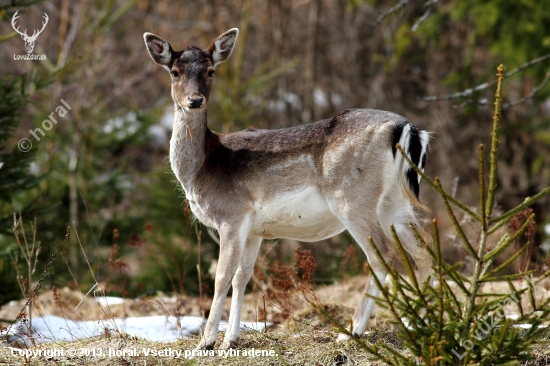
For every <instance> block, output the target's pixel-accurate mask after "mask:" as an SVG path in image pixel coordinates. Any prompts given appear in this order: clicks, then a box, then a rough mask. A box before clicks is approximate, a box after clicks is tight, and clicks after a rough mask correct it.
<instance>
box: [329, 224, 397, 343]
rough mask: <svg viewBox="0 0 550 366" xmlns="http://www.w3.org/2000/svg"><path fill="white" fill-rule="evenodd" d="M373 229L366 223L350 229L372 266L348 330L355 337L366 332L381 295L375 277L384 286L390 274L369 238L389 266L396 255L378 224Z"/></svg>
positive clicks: (343, 336) (342, 335) (342, 336)
mask: <svg viewBox="0 0 550 366" xmlns="http://www.w3.org/2000/svg"><path fill="white" fill-rule="evenodd" d="M371 227H374V230H370V231H369V227H368V226H366V225H365V223H363V225H362V226H361V227H357V228H354V227H348V231H349V232H350V234H351V235H352V236H353V238H354V239H355V240H356V241H357V243H358V244H359V246H360V247H361V249H363V251H364V252H365V254H366V256H367V259H368V261H369V264H370V267H369V270H370V273H369V276H368V281H367V284H366V286H365V289H364V290H363V296H362V297H361V300H360V302H359V305H358V307H357V309H356V310H355V313H354V314H353V318H352V322H351V325H350V327H349V328H348V330H350V331H351V333H352V334H353V336H355V337H359V336H360V335H361V334H363V333H364V332H365V329H366V327H367V323H368V321H369V319H370V315H371V313H372V310H373V308H374V305H375V301H374V297H376V296H378V295H379V294H380V290H379V289H378V286H377V285H376V282H375V279H374V277H373V276H376V278H377V279H378V281H379V282H380V283H382V284H383V283H384V280H385V279H386V275H387V274H388V272H387V270H386V267H385V266H384V264H383V263H382V262H381V261H380V260H379V258H378V256H377V255H376V253H375V252H374V249H373V247H372V244H371V242H370V240H369V238H370V237H372V240H373V242H374V243H375V245H376V246H377V247H378V248H379V250H380V252H381V253H382V256H383V257H384V259H385V261H386V263H387V265H388V266H392V264H393V261H394V260H395V255H396V252H395V249H394V247H393V246H392V245H391V242H390V241H389V240H388V239H387V238H386V237H385V236H384V234H383V232H382V230H381V229H380V227H379V226H378V225H377V224H376V225H371ZM348 338H349V337H348V336H347V335H345V334H341V335H340V336H339V337H338V340H340V341H342V340H346V339H348Z"/></svg>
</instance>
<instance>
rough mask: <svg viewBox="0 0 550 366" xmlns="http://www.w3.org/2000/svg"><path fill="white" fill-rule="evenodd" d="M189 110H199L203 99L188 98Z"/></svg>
mask: <svg viewBox="0 0 550 366" xmlns="http://www.w3.org/2000/svg"><path fill="white" fill-rule="evenodd" d="M188 99H189V108H200V107H201V106H202V102H203V100H204V98H203V97H189V98H188Z"/></svg>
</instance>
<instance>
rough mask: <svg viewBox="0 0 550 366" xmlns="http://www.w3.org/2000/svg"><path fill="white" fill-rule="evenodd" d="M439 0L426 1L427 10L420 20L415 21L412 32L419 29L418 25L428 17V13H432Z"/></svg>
mask: <svg viewBox="0 0 550 366" xmlns="http://www.w3.org/2000/svg"><path fill="white" fill-rule="evenodd" d="M438 1H439V0H430V1H428V2H426V4H424V6H425V7H426V11H425V12H424V14H422V16H421V17H420V18H418V20H417V21H416V22H415V23H414V25H413V26H412V28H411V32H416V30H417V29H418V27H419V26H420V24H422V23H423V22H424V21H425V20H426V19H427V18H428V15H430V13H431V12H432V9H433V7H434V5H435V4H437V2H438Z"/></svg>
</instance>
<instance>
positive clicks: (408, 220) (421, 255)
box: [378, 195, 433, 284]
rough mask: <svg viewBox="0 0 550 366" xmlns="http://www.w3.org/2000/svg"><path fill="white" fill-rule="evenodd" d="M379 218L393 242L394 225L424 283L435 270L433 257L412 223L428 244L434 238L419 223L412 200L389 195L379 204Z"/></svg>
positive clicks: (420, 280)
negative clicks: (416, 234) (415, 233)
mask: <svg viewBox="0 0 550 366" xmlns="http://www.w3.org/2000/svg"><path fill="white" fill-rule="evenodd" d="M395 201H398V202H395ZM399 201H402V202H399ZM378 218H379V220H380V226H381V227H382V229H383V230H384V233H385V234H386V236H387V237H388V238H390V240H392V242H393V238H392V233H391V229H390V227H391V225H393V227H394V229H395V232H396V234H397V237H398V238H399V241H400V242H401V244H402V245H403V247H404V248H405V250H406V251H407V253H409V254H410V255H411V257H412V258H413V260H414V263H415V264H416V267H417V269H418V280H419V282H420V283H421V284H422V283H424V281H426V279H427V278H428V277H429V276H430V275H431V274H432V272H433V268H432V258H431V257H430V254H429V253H428V251H427V250H426V248H425V247H424V246H423V245H422V243H421V242H419V241H418V240H417V239H416V237H415V235H414V232H413V230H412V228H411V227H410V224H412V225H414V228H415V229H416V231H417V232H418V233H419V234H420V236H421V237H422V238H423V239H424V242H426V244H427V245H429V246H431V245H432V238H431V237H430V235H428V233H426V232H425V231H424V230H423V229H422V228H421V227H420V226H419V225H417V223H416V218H415V215H414V212H413V209H412V206H411V204H410V202H409V201H408V200H407V199H405V198H402V197H399V196H395V195H394V196H393V197H391V198H389V197H387V198H386V199H385V200H381V202H380V204H379V206H378Z"/></svg>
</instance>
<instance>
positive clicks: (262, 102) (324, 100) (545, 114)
mask: <svg viewBox="0 0 550 366" xmlns="http://www.w3.org/2000/svg"><path fill="white" fill-rule="evenodd" d="M548 9H550V0H523V1H508V0H439V1H438V0H428V1H419V0H400V1H398V0H270V1H263V0H202V1H185V2H183V1H168V0H105V1H98V0H94V1H92V0H83V1H69V0H54V1H31V0H11V1H9V0H1V1H0V42H1V43H0V50H1V51H0V64H1V65H2V66H1V69H0V98H1V99H0V288H2V289H3V291H2V293H1V294H0V304H1V303H5V302H7V301H9V300H11V299H14V298H17V297H21V290H20V287H19V285H18V282H17V278H16V275H15V269H14V263H13V262H14V260H15V259H16V258H17V257H18V256H20V255H21V253H20V249H19V247H18V245H17V243H16V239H15V236H14V233H13V227H14V213H17V218H19V213H22V215H21V216H22V220H23V225H24V226H23V227H24V228H25V232H26V236H27V238H28V240H29V242H31V241H32V240H33V230H32V229H31V226H30V225H31V223H32V222H34V219H35V218H36V239H35V241H36V243H38V242H40V245H41V250H40V252H39V253H38V254H37V258H38V265H37V267H36V272H35V275H34V281H36V280H38V278H39V277H40V276H39V274H40V273H41V271H42V270H43V269H44V268H45V266H46V263H47V261H48V258H49V255H50V253H51V252H52V251H55V250H56V249H57V248H59V246H60V245H61V243H62V242H63V238H64V237H65V233H66V225H67V223H70V230H71V236H70V239H69V240H68V241H67V243H66V244H65V246H64V248H63V252H62V256H60V257H58V258H57V259H56V261H55V263H54V265H53V268H51V269H50V272H53V275H51V276H49V277H47V278H46V280H45V284H44V285H45V286H51V285H56V286H71V287H73V288H79V289H80V290H81V291H83V292H88V290H90V289H91V288H92V286H93V285H94V282H95V281H96V280H97V281H98V282H99V283H100V284H102V286H103V287H104V288H105V289H106V290H107V292H108V293H109V294H117V295H123V296H139V295H143V294H147V293H154V292H155V291H157V290H162V291H168V292H174V293H180V294H187V295H194V294H197V293H198V290H199V282H198V276H197V268H198V267H197V263H198V260H199V258H200V261H201V267H200V268H201V278H202V286H203V288H202V289H203V290H204V291H203V292H204V293H205V294H208V293H210V292H211V291H212V290H213V288H212V283H213V282H212V278H211V276H210V275H209V273H208V272H209V268H210V265H211V263H212V261H213V259H215V258H216V257H217V252H218V246H217V244H216V243H215V240H214V239H213V238H212V237H211V236H210V235H208V234H207V232H206V230H205V228H204V227H201V226H200V225H199V224H196V223H195V222H194V221H193V220H192V215H191V214H190V211H189V209H188V206H187V204H186V203H185V200H184V197H183V193H182V192H181V190H180V189H179V188H178V187H177V185H176V180H175V178H174V177H173V175H172V173H171V171H170V166H169V164H168V160H167V156H168V141H169V138H170V133H171V126H172V118H173V102H172V99H171V96H170V77H169V76H168V75H167V73H166V71H165V70H164V69H162V68H161V67H159V66H158V65H156V64H155V63H154V62H153V61H152V60H151V59H150V57H149V55H148V54H147V51H146V48H145V45H144V43H143V38H142V35H143V33H144V32H146V31H148V32H153V33H155V34H157V35H159V36H161V37H163V38H165V39H166V40H168V41H169V42H170V43H171V44H172V46H173V47H174V48H175V49H178V50H179V49H183V48H185V47H187V46H188V45H196V46H200V47H203V48H205V47H207V46H208V45H209V43H210V42H211V41H212V40H213V39H214V38H215V37H216V36H217V35H218V34H220V33H222V32H223V31H225V30H227V29H229V28H232V27H238V28H239V29H240V31H241V33H240V35H239V39H238V41H237V47H236V49H235V52H234V54H233V56H232V57H231V59H230V60H229V61H228V62H226V63H224V64H222V65H220V66H219V67H218V70H217V72H216V76H215V85H214V91H213V96H212V98H213V99H212V100H211V102H210V114H209V125H210V128H212V129H213V130H216V131H218V132H224V133H227V132H233V131H237V130H240V129H244V128H246V127H249V126H256V127H259V128H280V127H288V126H295V125H299V124H302V123H307V122H311V121H314V120H318V119H322V118H328V117H330V116H332V115H334V114H335V113H337V112H338V111H339V110H342V109H346V108H357V107H360V108H377V109H385V110H389V111H392V112H395V113H398V114H402V115H404V116H406V117H407V118H408V119H409V120H411V121H412V122H413V123H414V124H416V125H417V126H419V127H421V128H423V129H427V130H431V131H434V132H435V134H434V140H433V142H432V144H431V149H430V154H429V157H428V164H427V173H428V174H429V175H430V176H435V175H437V176H439V177H441V180H442V182H443V185H444V187H445V188H446V189H448V190H452V191H455V192H456V195H457V196H458V197H459V198H460V199H461V200H463V201H465V202H470V203H471V204H472V205H475V204H476V202H477V201H478V190H477V179H478V170H477V154H478V151H477V146H478V144H479V143H481V142H483V143H487V142H488V140H489V137H488V136H489V134H490V130H491V115H492V111H493V109H492V101H493V96H494V83H495V82H496V78H495V69H496V66H497V65H498V64H500V63H503V64H504V65H505V66H506V70H507V71H508V72H509V73H510V74H512V75H509V77H507V78H506V80H505V83H504V95H505V99H504V102H503V103H504V105H503V106H504V110H503V121H502V125H503V128H502V130H501V131H500V132H501V152H502V153H501V154H500V156H499V168H500V169H499V172H498V185H499V193H498V196H497V202H496V204H497V206H498V207H497V209H500V210H507V209H509V208H511V207H513V206H515V205H517V204H518V203H520V202H522V201H523V200H524V199H525V197H527V196H531V195H533V194H534V193H536V192H538V191H539V190H541V189H542V188H544V187H546V186H548V185H549V183H550V165H549V162H550V87H549V86H548V85H546V82H547V81H548V78H550V12H549V11H548ZM16 11H19V15H20V17H19V18H18V20H17V22H18V23H17V24H18V25H20V28H21V30H23V29H25V28H27V29H29V31H28V33H29V34H31V33H32V30H33V29H39V28H41V23H42V22H43V21H44V18H43V15H44V13H46V14H47V15H48V17H49V22H48V24H47V26H46V27H45V29H44V31H43V32H42V34H40V35H39V36H38V38H37V40H36V45H35V48H34V54H45V55H46V56H47V60H44V61H22V60H14V54H25V53H26V52H25V48H24V43H23V40H22V39H21V37H20V36H19V35H18V34H17V33H16V32H14V29H13V28H12V26H11V20H12V16H13V15H14V13H15V12H16ZM517 68H519V69H518V70H516V69H517ZM516 71H517V72H516ZM478 86H479V87H478ZM476 87H477V88H476ZM472 88H474V89H472ZM60 99H63V100H64V101H66V102H67V103H68V104H69V105H70V106H71V110H70V111H69V112H68V114H67V115H66V116H65V117H63V118H59V117H57V121H58V123H57V124H55V125H54V126H53V127H52V128H51V129H50V130H44V132H45V135H44V136H43V137H41V139H40V141H37V140H36V139H35V138H34V137H32V135H31V134H30V132H29V131H30V130H35V129H36V128H41V127H42V123H43V121H44V120H45V119H47V118H48V116H49V115H50V114H51V113H52V112H55V110H56V108H57V106H59V105H61V102H60ZM55 116H56V115H55V114H54V117H55ZM22 138H28V139H29V140H31V142H32V144H33V146H32V149H31V150H30V151H29V152H21V151H20V150H19V149H18V146H17V144H18V141H19V140H20V139H22ZM365 194H368V192H365ZM421 200H422V201H423V202H424V203H425V204H426V205H427V206H428V207H429V208H430V209H431V213H428V214H426V215H425V219H426V222H428V221H429V220H431V218H432V217H433V216H436V217H439V216H440V215H439V214H440V213H442V212H443V211H442V210H443V207H442V206H441V203H440V201H439V199H438V198H437V194H435V193H434V192H432V191H431V190H430V189H429V188H428V187H427V186H426V185H421ZM548 204H549V201H548V199H545V200H542V201H540V202H539V203H538V204H537V205H536V206H535V207H534V209H535V213H536V214H537V223H538V227H539V229H538V232H537V235H536V240H535V242H534V244H533V245H534V247H535V249H534V251H533V253H534V254H533V256H532V258H531V259H532V261H533V265H534V264H535V263H536V261H537V260H540V259H538V258H539V257H540V254H543V252H544V250H542V249H541V248H544V240H545V236H544V235H545V233H544V226H545V225H544V224H545V223H546V222H547V221H548V220H549V219H550V217H549V216H548V215H547V212H548ZM441 216H442V215H441ZM443 225H445V223H443ZM21 227H22V226H21V223H19V224H17V228H18V229H17V230H18V231H20V230H21ZM449 230H450V227H449ZM447 241H448V242H447V243H446V244H445V245H446V253H445V255H446V260H448V261H450V262H455V261H458V260H464V261H467V258H466V256H467V253H464V252H461V251H460V250H459V249H458V248H459V247H458V246H456V245H454V244H453V238H452V237H448V238H447ZM199 242H200V243H199ZM199 244H200V245H199ZM298 245H300V243H296V242H291V241H286V240H284V241H277V242H274V243H265V244H264V245H263V248H262V254H261V255H260V257H261V258H260V260H259V262H258V264H257V265H258V268H259V271H264V272H265V271H268V268H269V266H270V265H271V263H273V261H274V260H281V261H285V260H287V261H291V260H292V254H293V250H294V249H295V248H296V247H297V246H298ZM301 245H302V246H303V247H306V248H308V249H311V250H312V251H313V255H314V256H315V258H316V260H317V263H318V269H317V272H316V281H318V282H325V283H326V282H331V281H334V280H335V279H338V278H341V277H346V276H350V275H353V274H358V273H362V272H363V271H364V269H363V261H364V256H363V254H362V253H361V251H360V249H359V248H355V247H354V246H353V245H354V244H353V243H352V242H351V239H350V237H349V236H348V235H347V234H342V235H340V236H339V237H335V238H332V239H329V240H325V241H323V242H320V243H308V244H301ZM354 248H355V249H354ZM199 249H200V256H199ZM546 250H547V247H546ZM537 254H539V256H537ZM343 259H345V260H343ZM87 262H89V263H90V267H88V264H87ZM15 265H16V266H19V270H20V272H21V273H23V272H24V271H26V270H24V267H25V264H24V261H23V260H19V262H18V263H17V264H15ZM25 273H26V272H25ZM94 276H95V277H94ZM25 286H26V285H25ZM25 286H23V287H25ZM24 290H25V288H24Z"/></svg>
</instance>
